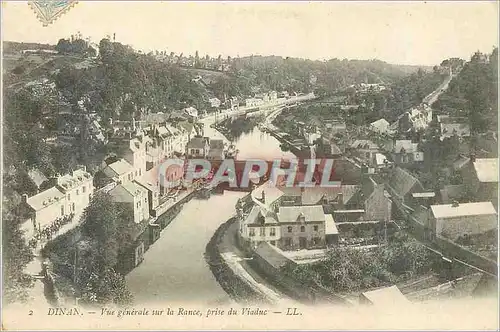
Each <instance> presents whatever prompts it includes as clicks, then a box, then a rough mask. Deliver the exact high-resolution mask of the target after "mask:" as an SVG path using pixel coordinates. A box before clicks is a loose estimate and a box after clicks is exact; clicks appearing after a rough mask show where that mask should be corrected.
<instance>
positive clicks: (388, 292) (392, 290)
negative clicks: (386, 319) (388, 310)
mask: <svg viewBox="0 0 500 332" xmlns="http://www.w3.org/2000/svg"><path fill="white" fill-rule="evenodd" d="M362 295H363V296H364V297H365V298H366V299H367V300H368V301H370V302H371V303H372V304H375V305H381V306H384V307H385V306H398V305H404V304H408V303H411V302H410V301H409V300H408V299H407V298H406V296H404V295H403V293H401V291H400V290H399V288H398V287H397V286H391V287H384V288H380V289H376V290H373V291H369V292H364V293H362Z"/></svg>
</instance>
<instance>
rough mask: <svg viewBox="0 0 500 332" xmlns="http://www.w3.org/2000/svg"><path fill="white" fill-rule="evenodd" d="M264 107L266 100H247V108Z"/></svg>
mask: <svg viewBox="0 0 500 332" xmlns="http://www.w3.org/2000/svg"><path fill="white" fill-rule="evenodd" d="M262 105H264V100H262V99H259V98H247V99H245V106H246V107H258V106H262Z"/></svg>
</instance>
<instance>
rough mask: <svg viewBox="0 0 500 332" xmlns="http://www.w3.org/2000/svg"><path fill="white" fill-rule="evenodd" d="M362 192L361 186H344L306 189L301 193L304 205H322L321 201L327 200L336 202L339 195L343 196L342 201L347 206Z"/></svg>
mask: <svg viewBox="0 0 500 332" xmlns="http://www.w3.org/2000/svg"><path fill="white" fill-rule="evenodd" d="M359 190H360V186H359V185H342V186H340V187H331V188H323V187H314V188H304V192H302V193H301V196H302V204H304V205H308V204H309V205H310V204H321V202H320V201H321V200H322V199H323V198H326V199H327V200H334V199H336V198H337V197H338V195H339V194H340V193H341V194H342V199H343V201H344V204H347V203H348V202H349V201H350V200H351V198H352V197H353V196H354V195H355V194H356V192H358V191H359Z"/></svg>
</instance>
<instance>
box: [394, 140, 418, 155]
mask: <svg viewBox="0 0 500 332" xmlns="http://www.w3.org/2000/svg"><path fill="white" fill-rule="evenodd" d="M402 150H404V152H405V153H413V152H417V151H418V143H412V141H410V140H397V141H396V143H395V144H394V152H395V153H402Z"/></svg>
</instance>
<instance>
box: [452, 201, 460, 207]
mask: <svg viewBox="0 0 500 332" xmlns="http://www.w3.org/2000/svg"><path fill="white" fill-rule="evenodd" d="M459 205H460V204H459V203H458V201H453V202H452V203H451V206H452V207H458V206H459Z"/></svg>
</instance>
